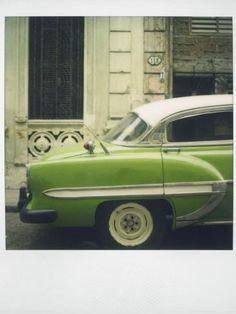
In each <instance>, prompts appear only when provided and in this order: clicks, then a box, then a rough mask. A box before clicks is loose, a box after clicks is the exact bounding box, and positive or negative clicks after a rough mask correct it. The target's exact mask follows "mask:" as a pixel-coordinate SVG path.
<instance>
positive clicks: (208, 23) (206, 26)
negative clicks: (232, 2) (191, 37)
mask: <svg viewBox="0 0 236 314" xmlns="http://www.w3.org/2000/svg"><path fill="white" fill-rule="evenodd" d="M191 31H192V33H212V34H217V33H220V34H221V33H222V34H231V33H232V18H231V17H192V18H191Z"/></svg>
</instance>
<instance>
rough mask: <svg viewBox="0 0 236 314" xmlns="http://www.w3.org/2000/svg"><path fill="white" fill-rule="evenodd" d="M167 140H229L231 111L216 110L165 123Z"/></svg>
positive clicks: (231, 131) (231, 122)
mask: <svg viewBox="0 0 236 314" xmlns="http://www.w3.org/2000/svg"><path fill="white" fill-rule="evenodd" d="M166 131H167V141H168V142H195V141H217V140H230V139H232V138H233V113H232V112H230V111H228V112H217V113H208V114H201V115H197V116H191V117H186V118H183V119H178V120H175V121H172V122H170V123H169V124H168V125H167V130H166Z"/></svg>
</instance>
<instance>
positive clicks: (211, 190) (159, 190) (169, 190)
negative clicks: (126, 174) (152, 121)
mask: <svg viewBox="0 0 236 314" xmlns="http://www.w3.org/2000/svg"><path fill="white" fill-rule="evenodd" d="M229 182H232V181H231V180H230V181H218V182H215V181H214V182H207V181H202V182H186V183H170V184H166V185H165V187H163V185H162V184H140V185H126V186H123V185H117V186H95V187H74V188H67V187H65V188H55V189H48V190H45V191H43V194H44V195H46V196H48V197H52V198H62V199H63V198H69V199H70V198H72V199H75V198H77V199H86V198H99V197H106V198H113V197H124V196H125V197H138V198H142V197H145V196H148V197H156V196H160V195H168V196H170V195H183V196H184V195H196V194H210V195H212V194H213V195H214V194H219V193H224V191H225V188H226V185H227V183H229Z"/></svg>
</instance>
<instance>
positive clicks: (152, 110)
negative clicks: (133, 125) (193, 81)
mask: <svg viewBox="0 0 236 314" xmlns="http://www.w3.org/2000/svg"><path fill="white" fill-rule="evenodd" d="M230 104H233V96H232V95H206V96H205V95H204V96H188V97H177V98H171V99H164V100H159V101H155V102H152V103H149V104H146V105H143V106H140V107H138V108H136V109H135V110H134V112H136V113H137V114H138V115H139V116H140V117H141V118H142V119H143V120H144V121H146V122H148V123H149V124H150V125H151V126H152V127H153V126H155V125H157V124H158V123H159V121H161V120H162V119H164V118H166V117H168V116H170V115H172V114H174V113H178V112H181V111H185V110H188V109H196V108H203V107H211V106H218V105H230Z"/></svg>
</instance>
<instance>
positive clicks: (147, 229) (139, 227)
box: [109, 203, 153, 246]
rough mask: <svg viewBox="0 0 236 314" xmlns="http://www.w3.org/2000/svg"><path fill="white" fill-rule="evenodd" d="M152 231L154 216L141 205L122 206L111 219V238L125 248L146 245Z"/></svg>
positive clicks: (129, 204)
mask: <svg viewBox="0 0 236 314" xmlns="http://www.w3.org/2000/svg"><path fill="white" fill-rule="evenodd" d="M152 230H153V219H152V215H151V213H150V212H149V211H148V210H147V209H146V208H145V207H144V206H142V205H140V204H136V203H127V204H122V205H120V206H118V207H117V208H116V209H115V210H114V211H113V212H112V214H111V216H110V219H109V231H110V234H111V236H112V237H113V239H114V240H115V241H117V242H118V243H120V244H122V245H124V246H137V245H140V244H142V243H144V242H145V241H146V240H147V239H148V238H149V237H150V235H151V233H152Z"/></svg>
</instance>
